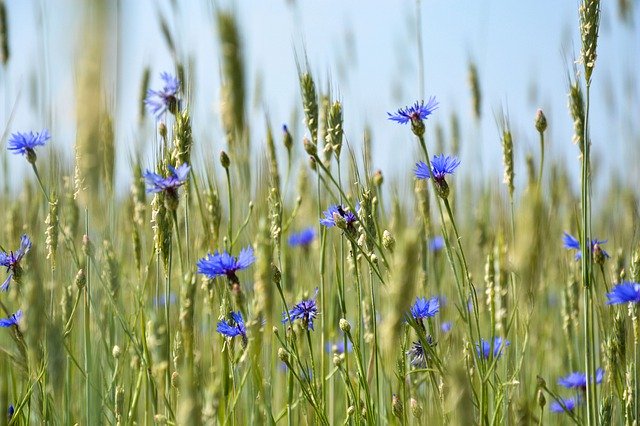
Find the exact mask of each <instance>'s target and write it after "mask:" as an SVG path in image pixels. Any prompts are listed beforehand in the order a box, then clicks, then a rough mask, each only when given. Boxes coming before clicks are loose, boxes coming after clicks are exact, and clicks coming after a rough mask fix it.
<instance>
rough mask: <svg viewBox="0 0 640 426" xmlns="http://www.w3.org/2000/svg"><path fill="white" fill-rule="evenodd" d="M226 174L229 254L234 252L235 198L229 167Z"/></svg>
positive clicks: (226, 168)
mask: <svg viewBox="0 0 640 426" xmlns="http://www.w3.org/2000/svg"><path fill="white" fill-rule="evenodd" d="M224 172H225V174H226V176H227V195H228V196H229V222H228V223H227V238H228V239H229V252H231V251H232V250H233V196H232V192H231V175H230V174H229V167H225V169H224Z"/></svg>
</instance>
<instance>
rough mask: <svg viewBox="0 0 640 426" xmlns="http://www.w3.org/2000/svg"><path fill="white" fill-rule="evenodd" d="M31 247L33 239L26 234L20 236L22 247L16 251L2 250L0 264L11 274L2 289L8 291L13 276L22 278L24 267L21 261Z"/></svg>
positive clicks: (0, 288)
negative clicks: (7, 251) (21, 265)
mask: <svg viewBox="0 0 640 426" xmlns="http://www.w3.org/2000/svg"><path fill="white" fill-rule="evenodd" d="M30 249H31V240H30V239H29V237H28V236H27V235H26V234H25V235H23V236H22V238H20V248H19V249H18V250H16V251H15V252H13V251H11V252H9V253H5V252H3V251H0V266H4V267H6V268H7V272H9V275H8V276H7V279H6V280H4V282H3V283H2V285H0V291H7V290H8V289H9V283H10V282H11V278H12V277H13V278H14V279H16V280H19V279H20V275H21V274H22V267H20V261H21V260H22V258H23V257H24V255H25V254H27V253H28V252H29V250H30Z"/></svg>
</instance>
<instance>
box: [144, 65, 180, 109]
mask: <svg viewBox="0 0 640 426" xmlns="http://www.w3.org/2000/svg"><path fill="white" fill-rule="evenodd" d="M160 78H161V79H162V81H164V86H163V87H162V90H151V89H149V90H147V97H146V99H145V100H144V103H145V104H146V105H147V108H148V109H149V110H150V111H151V112H152V113H153V114H155V116H156V117H160V116H161V115H162V114H163V113H164V112H165V111H167V110H169V112H170V113H172V114H174V115H175V114H176V112H177V111H178V106H179V100H178V98H177V95H178V91H179V90H180V80H178V79H177V78H176V77H174V76H172V75H171V74H169V73H167V72H163V73H162V74H160Z"/></svg>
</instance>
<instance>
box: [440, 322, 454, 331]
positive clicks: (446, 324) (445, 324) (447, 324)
mask: <svg viewBox="0 0 640 426" xmlns="http://www.w3.org/2000/svg"><path fill="white" fill-rule="evenodd" d="M452 327H453V324H451V321H445V322H443V323H442V324H440V330H442V332H443V333H448V332H450V331H451V328H452Z"/></svg>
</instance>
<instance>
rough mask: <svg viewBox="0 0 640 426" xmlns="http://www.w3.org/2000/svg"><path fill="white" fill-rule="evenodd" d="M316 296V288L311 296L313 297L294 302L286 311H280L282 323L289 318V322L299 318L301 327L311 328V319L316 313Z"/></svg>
mask: <svg viewBox="0 0 640 426" xmlns="http://www.w3.org/2000/svg"><path fill="white" fill-rule="evenodd" d="M317 297H318V289H317V288H316V294H315V295H314V296H313V299H304V300H302V301H301V302H299V303H297V304H295V305H294V306H293V308H292V309H290V310H289V312H288V313H287V312H283V313H282V323H283V324H284V323H286V322H287V321H289V319H291V322H293V321H295V320H297V319H299V320H301V321H302V327H303V328H306V329H309V330H313V320H314V319H315V317H316V316H317V315H318V305H317V304H316V298H317Z"/></svg>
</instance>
